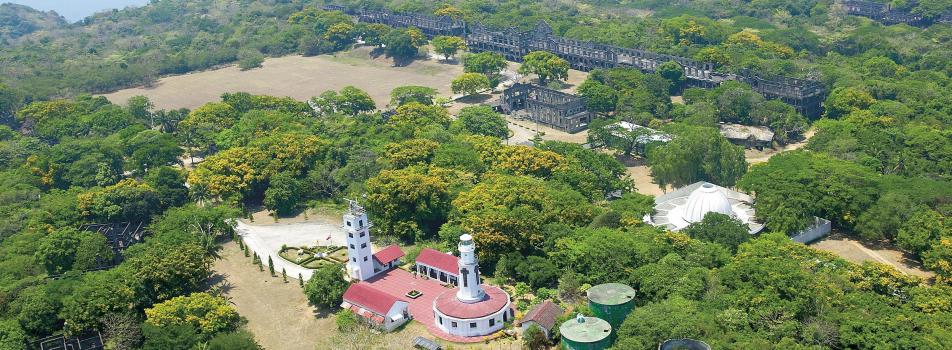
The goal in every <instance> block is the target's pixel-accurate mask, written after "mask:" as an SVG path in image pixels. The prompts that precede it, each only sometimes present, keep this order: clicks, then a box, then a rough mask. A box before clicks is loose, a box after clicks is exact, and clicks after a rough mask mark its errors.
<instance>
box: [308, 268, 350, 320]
mask: <svg viewBox="0 0 952 350" xmlns="http://www.w3.org/2000/svg"><path fill="white" fill-rule="evenodd" d="M347 286H348V284H347V281H344V275H343V273H342V272H341V268H340V266H337V265H324V266H322V267H319V268H317V269H315V270H314V274H313V275H311V279H309V280H307V283H306V284H305V285H304V295H306V296H307V300H308V301H309V302H310V303H311V304H314V305H315V306H317V307H321V308H325V309H333V308H336V307H338V306H339V305H340V300H341V298H342V297H343V296H344V291H346V290H347Z"/></svg>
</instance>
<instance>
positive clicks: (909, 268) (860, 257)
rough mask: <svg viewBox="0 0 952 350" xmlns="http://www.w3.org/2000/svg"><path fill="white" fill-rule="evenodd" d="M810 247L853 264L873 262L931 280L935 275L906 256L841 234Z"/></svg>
mask: <svg viewBox="0 0 952 350" xmlns="http://www.w3.org/2000/svg"><path fill="white" fill-rule="evenodd" d="M810 246H811V247H813V248H816V249H819V250H823V251H827V252H830V253H833V254H836V255H837V256H839V257H841V258H843V259H846V260H849V261H852V262H855V263H862V262H864V261H874V262H878V263H881V264H886V265H889V266H892V267H895V268H896V269H897V270H899V271H902V272H903V273H906V274H909V275H913V276H918V277H922V278H925V279H931V278H933V277H935V274H934V273H932V272H931V271H926V270H923V269H922V267H921V266H920V264H919V262H917V261H915V260H912V259H911V258H910V257H909V256H908V255H907V254H905V253H903V252H901V251H899V250H896V249H891V248H887V247H878V246H874V245H871V244H866V243H864V242H860V241H857V240H854V239H851V238H849V237H846V236H844V235H842V234H836V235H832V236H829V237H827V238H825V239H822V240H820V241H817V242H816V243H813V244H810Z"/></svg>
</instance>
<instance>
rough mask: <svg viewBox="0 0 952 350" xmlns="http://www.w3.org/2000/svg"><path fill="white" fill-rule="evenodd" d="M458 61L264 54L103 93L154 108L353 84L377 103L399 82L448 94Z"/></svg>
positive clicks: (310, 92) (356, 53) (359, 52)
mask: <svg viewBox="0 0 952 350" xmlns="http://www.w3.org/2000/svg"><path fill="white" fill-rule="evenodd" d="M462 72H463V70H462V67H461V66H460V65H458V64H446V63H442V62H441V61H437V60H417V61H414V62H413V63H411V64H410V65H408V66H406V67H393V66H392V62H391V60H389V59H385V58H382V57H377V58H373V57H371V56H370V49H369V48H366V47H364V48H358V49H355V50H352V51H346V52H341V53H338V54H336V55H333V56H331V55H322V56H315V57H302V56H285V57H278V58H269V59H267V60H265V62H264V65H263V67H261V68H258V69H252V70H249V71H241V70H239V69H238V67H237V66H228V67H224V68H219V69H215V70H209V71H203V72H196V73H190V74H183V75H176V76H169V77H165V78H162V79H160V80H159V81H158V82H156V83H155V84H154V85H153V86H150V87H137V88H131V89H125V90H119V91H116V92H113V93H109V94H106V95H104V96H106V98H108V99H109V100H110V101H112V102H113V103H117V104H124V103H125V102H126V101H127V100H128V99H129V98H130V97H132V96H136V95H144V96H147V97H149V99H150V100H152V102H153V103H154V104H155V107H156V108H157V109H175V108H190V109H191V108H195V107H198V106H201V105H203V104H205V103H208V102H213V101H218V100H219V98H220V96H221V94H223V93H226V92H239V91H243V92H248V93H252V94H265V95H274V96H289V97H293V98H295V99H298V100H306V99H309V98H311V97H313V96H317V95H320V94H321V93H322V92H324V91H327V90H340V89H341V88H343V87H345V86H348V85H352V86H356V87H358V88H360V89H363V90H364V91H367V93H369V94H370V96H371V97H373V99H374V101H376V102H377V107H383V106H384V105H386V104H387V102H389V100H390V96H389V95H390V91H391V90H393V88H395V87H398V86H404V85H422V86H429V87H432V88H435V89H437V90H438V91H439V92H440V93H441V94H443V95H446V96H449V95H450V81H452V80H453V78H455V77H456V76H457V75H459V74H462Z"/></svg>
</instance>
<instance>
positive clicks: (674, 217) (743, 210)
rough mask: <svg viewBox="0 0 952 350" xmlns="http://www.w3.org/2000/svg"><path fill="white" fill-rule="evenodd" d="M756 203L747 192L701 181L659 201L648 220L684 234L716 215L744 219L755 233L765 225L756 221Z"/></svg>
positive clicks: (646, 217)
mask: <svg viewBox="0 0 952 350" xmlns="http://www.w3.org/2000/svg"><path fill="white" fill-rule="evenodd" d="M753 203H754V200H753V198H752V197H751V196H748V195H746V194H744V193H740V192H737V191H732V190H730V189H727V188H724V187H721V186H717V185H714V184H711V183H707V182H703V181H701V182H696V183H693V184H691V185H688V186H684V187H681V188H679V189H677V190H674V191H671V192H669V193H666V194H664V195H661V196H658V197H657V198H655V210H654V214H648V215H645V218H644V220H645V222H647V223H649V224H652V225H655V226H664V227H666V228H667V229H669V230H671V231H680V230H682V229H684V228H685V227H688V225H691V224H693V223H696V222H700V221H701V220H703V219H704V216H705V215H707V213H711V212H714V213H721V214H724V215H727V216H730V217H732V218H735V219H737V220H740V222H742V223H744V224H746V225H747V227H748V231H749V232H750V233H751V234H755V233H758V232H760V231H761V230H763V228H764V225H763V224H761V223H758V222H756V221H754V208H753Z"/></svg>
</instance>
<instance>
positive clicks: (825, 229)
mask: <svg viewBox="0 0 952 350" xmlns="http://www.w3.org/2000/svg"><path fill="white" fill-rule="evenodd" d="M814 219H815V220H816V221H815V222H814V223H813V225H812V226H810V227H807V228H806V229H804V230H803V231H800V233H798V234H797V235H795V236H793V237H790V239H792V240H794V241H795V242H800V243H803V244H807V243H810V242H813V241H815V240H818V239H820V238H823V237H826V236H828V235H829V234H830V230H831V229H832V225H831V224H830V220H827V219H823V218H818V217H814Z"/></svg>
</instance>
